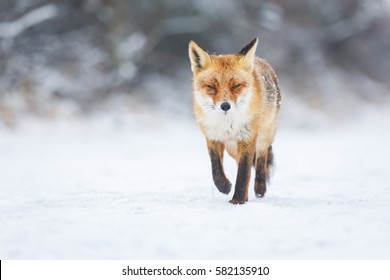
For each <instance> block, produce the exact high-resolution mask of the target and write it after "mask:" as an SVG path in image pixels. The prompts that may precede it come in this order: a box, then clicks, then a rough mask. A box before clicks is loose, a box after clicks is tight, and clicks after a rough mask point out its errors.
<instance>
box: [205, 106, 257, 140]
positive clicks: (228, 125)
mask: <svg viewBox="0 0 390 280" xmlns="http://www.w3.org/2000/svg"><path fill="white" fill-rule="evenodd" d="M198 121H199V123H200V124H201V126H202V128H203V132H204V133H205V134H206V136H207V138H209V139H212V140H216V141H221V142H227V141H242V140H245V139H248V138H249V137H250V136H251V134H252V131H251V127H250V121H251V118H250V116H249V114H248V113H247V112H242V111H240V110H235V111H234V112H228V113H227V114H224V113H220V112H215V111H211V112H206V113H204V115H203V117H202V118H201V119H200V120H198Z"/></svg>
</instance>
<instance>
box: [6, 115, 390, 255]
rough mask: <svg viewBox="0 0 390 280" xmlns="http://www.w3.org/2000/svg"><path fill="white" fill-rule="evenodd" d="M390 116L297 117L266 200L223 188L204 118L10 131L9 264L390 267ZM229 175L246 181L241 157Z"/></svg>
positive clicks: (129, 119) (93, 121)
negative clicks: (300, 262) (225, 262)
mask: <svg viewBox="0 0 390 280" xmlns="http://www.w3.org/2000/svg"><path fill="white" fill-rule="evenodd" d="M389 117H390V114H389V113H385V112H380V113H373V112H371V113H370V114H368V116H366V117H362V116H360V117H357V118H356V121H355V122H344V123H343V124H330V125H329V124H326V125H324V126H322V127H318V128H316V129H313V128H311V129H303V128H301V129H297V128H296V127H289V125H286V123H287V124H288V121H285V124H284V125H282V127H281V129H280V131H279V133H278V135H277V139H276V142H275V144H274V151H275V157H276V165H277V168H276V170H275V173H274V176H273V179H272V184H271V186H270V187H269V189H268V192H267V194H266V197H265V198H264V199H261V200H259V199H256V198H255V196H254V193H253V191H252V186H251V191H250V197H249V202H248V203H247V204H245V205H242V206H236V205H231V204H229V203H228V200H229V199H230V197H231V196H232V193H231V194H229V195H228V196H226V195H223V194H220V193H219V192H218V191H217V189H216V188H215V187H214V185H213V183H212V178H211V170H210V163H209V158H208V155H207V150H206V147H205V141H204V139H203V136H202V135H201V133H200V131H199V129H198V128H197V127H196V126H195V124H194V122H193V121H191V119H185V118H184V119H181V120H180V118H168V117H164V116H160V117H156V116H153V117H148V116H147V115H136V114H133V115H129V116H110V115H102V116H98V117H94V118H90V119H83V118H80V119H78V118H71V119H69V120H56V121H46V122H44V121H32V120H28V121H26V122H24V123H23V124H21V125H20V126H19V127H18V128H17V129H15V130H7V129H4V128H3V129H1V130H0V258H1V259H346V258H347V259H384V258H385V259H389V258H390V168H389V159H390V148H389V143H390V131H389V127H388V122H389V120H390V118H389ZM282 122H283V120H282ZM226 171H227V174H228V177H229V178H231V181H233V182H234V181H235V172H236V166H235V163H234V162H233V161H232V160H230V159H226ZM252 179H253V175H252Z"/></svg>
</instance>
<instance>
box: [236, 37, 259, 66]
mask: <svg viewBox="0 0 390 280" xmlns="http://www.w3.org/2000/svg"><path fill="white" fill-rule="evenodd" d="M258 41H259V40H258V39H257V38H255V39H253V40H252V41H251V42H250V43H249V44H248V45H246V46H245V47H244V48H243V49H242V50H241V51H240V52H239V53H238V54H239V55H242V59H241V63H242V65H243V66H244V68H247V69H248V70H250V71H252V69H253V65H254V63H255V53H256V48H257V42H258Z"/></svg>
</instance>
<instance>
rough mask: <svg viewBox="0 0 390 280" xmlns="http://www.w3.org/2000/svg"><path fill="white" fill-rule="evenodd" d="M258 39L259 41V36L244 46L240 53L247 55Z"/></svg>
mask: <svg viewBox="0 0 390 280" xmlns="http://www.w3.org/2000/svg"><path fill="white" fill-rule="evenodd" d="M256 41H257V38H255V39H253V40H252V41H251V42H250V43H249V44H248V45H246V46H245V47H243V48H242V50H241V51H240V52H239V53H238V54H241V55H246V54H247V53H248V52H249V50H250V49H251V48H252V47H253V46H254V44H255V43H256Z"/></svg>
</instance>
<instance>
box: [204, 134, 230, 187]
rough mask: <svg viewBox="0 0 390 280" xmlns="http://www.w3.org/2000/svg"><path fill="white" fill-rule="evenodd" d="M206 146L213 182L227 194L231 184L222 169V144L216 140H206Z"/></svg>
mask: <svg viewBox="0 0 390 280" xmlns="http://www.w3.org/2000/svg"><path fill="white" fill-rule="evenodd" d="M208 146H209V154H210V159H211V170H212V174H213V180H214V184H215V186H216V187H217V189H218V190H219V191H220V192H221V193H224V194H228V193H229V192H230V190H231V188H232V184H231V183H230V181H229V179H228V178H226V175H225V172H224V171H223V165H222V160H223V150H224V146H223V145H222V144H221V143H218V142H208Z"/></svg>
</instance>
